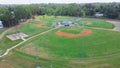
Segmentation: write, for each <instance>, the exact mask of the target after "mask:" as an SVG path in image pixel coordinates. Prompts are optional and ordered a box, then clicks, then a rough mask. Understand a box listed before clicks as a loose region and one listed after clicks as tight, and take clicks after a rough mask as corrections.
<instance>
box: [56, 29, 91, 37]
mask: <svg viewBox="0 0 120 68" xmlns="http://www.w3.org/2000/svg"><path fill="white" fill-rule="evenodd" d="M91 33H92V31H91V30H89V29H84V30H83V31H82V32H81V33H79V34H72V33H67V32H62V31H57V32H56V34H57V35H60V36H67V37H78V36H85V35H88V34H91Z"/></svg>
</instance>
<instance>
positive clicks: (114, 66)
mask: <svg viewBox="0 0 120 68" xmlns="http://www.w3.org/2000/svg"><path fill="white" fill-rule="evenodd" d="M2 60H6V61H2ZM119 60H120V58H119V57H118V58H109V59H101V60H87V61H85V60H51V59H43V58H38V59H36V57H35V56H32V55H29V54H25V53H21V52H17V51H13V52H12V53H11V55H10V56H7V57H5V58H2V59H0V66H1V67H2V68H35V67H36V66H37V65H40V66H41V67H42V68H50V66H51V64H52V67H53V68H119V67H120V63H119ZM6 63H7V64H6Z"/></svg>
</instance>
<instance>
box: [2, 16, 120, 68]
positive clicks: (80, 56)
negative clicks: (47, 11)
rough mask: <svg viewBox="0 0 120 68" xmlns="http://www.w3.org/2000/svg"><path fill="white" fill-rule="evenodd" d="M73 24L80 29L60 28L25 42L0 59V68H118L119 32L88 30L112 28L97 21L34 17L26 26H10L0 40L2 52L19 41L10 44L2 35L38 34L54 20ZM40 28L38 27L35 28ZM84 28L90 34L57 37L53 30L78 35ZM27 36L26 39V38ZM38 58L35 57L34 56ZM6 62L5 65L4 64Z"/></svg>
mask: <svg viewBox="0 0 120 68" xmlns="http://www.w3.org/2000/svg"><path fill="white" fill-rule="evenodd" d="M56 20H57V21H60V22H62V21H63V20H67V21H75V22H77V23H79V24H80V25H81V26H80V27H69V28H68V27H62V28H59V29H56V30H53V31H51V32H48V33H45V34H43V35H40V36H37V37H35V38H33V39H30V40H28V41H26V42H25V43H24V44H22V45H21V46H19V47H17V48H16V49H14V50H13V51H11V52H10V54H8V55H7V56H6V57H4V58H1V59H0V67H2V68H35V67H36V65H40V66H42V68H50V67H51V64H52V67H53V68H119V67H120V63H119V60H120V57H119V56H120V55H119V54H120V43H119V40H120V38H119V36H120V32H117V31H110V30H99V29H94V28H89V27H97V28H104V29H106V28H107V29H112V28H114V25H113V24H111V23H109V22H106V21H105V20H101V19H91V18H76V17H66V16H57V17H54V16H35V19H33V20H31V21H30V22H28V23H25V24H22V25H19V26H16V27H14V29H13V30H12V31H9V32H7V33H6V34H5V36H4V37H3V39H2V40H0V50H3V52H4V51H5V50H6V49H8V48H10V47H12V46H14V45H16V44H18V43H19V42H21V41H22V40H16V41H11V40H9V39H8V38H6V35H9V34H13V33H16V32H24V33H26V34H27V35H29V37H32V36H34V35H36V34H39V33H42V32H44V31H47V30H49V29H52V28H53V27H51V25H52V23H53V22H54V21H56ZM41 24H42V25H44V26H45V27H43V28H40V27H37V26H38V25H41ZM84 29H89V30H91V31H92V32H91V33H90V34H88V35H85V36H78V37H66V36H60V35H57V34H56V32H57V31H62V32H67V33H71V34H79V33H81V32H82V31H83V30H84ZM29 37H28V38H29ZM37 56H38V57H37ZM5 63H6V65H5Z"/></svg>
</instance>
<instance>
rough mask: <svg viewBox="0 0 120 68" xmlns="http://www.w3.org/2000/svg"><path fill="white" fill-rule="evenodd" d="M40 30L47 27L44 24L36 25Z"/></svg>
mask: <svg viewBox="0 0 120 68" xmlns="http://www.w3.org/2000/svg"><path fill="white" fill-rule="evenodd" d="M36 26H37V27H38V28H45V27H46V26H45V25H44V24H38V25H36Z"/></svg>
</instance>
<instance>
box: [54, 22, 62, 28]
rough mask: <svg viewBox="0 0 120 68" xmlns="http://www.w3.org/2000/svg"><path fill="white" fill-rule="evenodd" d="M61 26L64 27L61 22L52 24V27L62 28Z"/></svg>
mask: <svg viewBox="0 0 120 68" xmlns="http://www.w3.org/2000/svg"><path fill="white" fill-rule="evenodd" d="M60 26H62V25H61V23H60V22H59V21H54V22H53V24H52V27H60Z"/></svg>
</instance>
